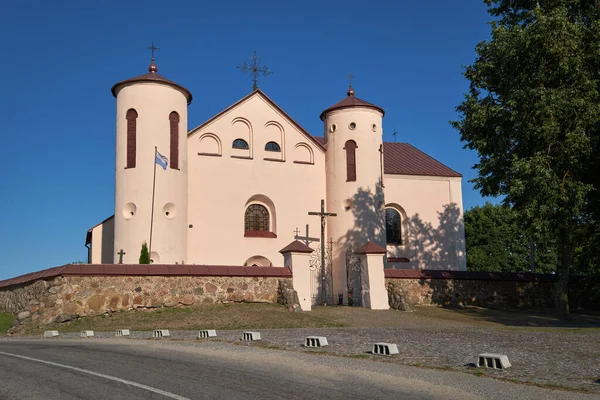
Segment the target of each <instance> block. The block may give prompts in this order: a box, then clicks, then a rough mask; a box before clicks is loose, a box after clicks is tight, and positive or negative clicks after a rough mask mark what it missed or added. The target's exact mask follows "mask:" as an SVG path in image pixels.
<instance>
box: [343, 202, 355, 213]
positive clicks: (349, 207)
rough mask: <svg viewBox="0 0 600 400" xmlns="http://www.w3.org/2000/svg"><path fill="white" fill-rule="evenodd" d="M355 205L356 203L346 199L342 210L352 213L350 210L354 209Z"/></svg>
mask: <svg viewBox="0 0 600 400" xmlns="http://www.w3.org/2000/svg"><path fill="white" fill-rule="evenodd" d="M353 205H354V202H353V201H352V200H351V199H346V200H344V201H342V209H343V210H344V211H350V209H351V208H352V206H353Z"/></svg>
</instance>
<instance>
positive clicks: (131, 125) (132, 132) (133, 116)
mask: <svg viewBox="0 0 600 400" xmlns="http://www.w3.org/2000/svg"><path fill="white" fill-rule="evenodd" d="M137 117H138V113H137V111H135V110H134V109H133V108H130V109H129V110H127V114H125V119H126V120H127V162H126V164H125V168H135V152H136V121H137Z"/></svg>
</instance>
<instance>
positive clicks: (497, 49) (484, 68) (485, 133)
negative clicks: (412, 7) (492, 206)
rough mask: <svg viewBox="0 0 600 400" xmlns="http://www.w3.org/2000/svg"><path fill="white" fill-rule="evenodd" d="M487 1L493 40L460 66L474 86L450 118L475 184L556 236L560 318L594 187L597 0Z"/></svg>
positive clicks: (598, 117)
mask: <svg viewBox="0 0 600 400" xmlns="http://www.w3.org/2000/svg"><path fill="white" fill-rule="evenodd" d="M485 2H486V3H487V5H488V7H489V10H488V11H489V13H490V14H491V15H492V16H493V17H494V18H495V19H494V21H493V22H492V23H491V26H492V33H491V40H488V41H483V42H481V43H479V44H478V45H477V46H476V55H477V56H476V60H475V63H474V64H473V65H471V66H468V67H466V70H465V72H464V75H465V77H466V78H467V79H468V80H469V82H470V88H469V92H468V94H467V95H466V96H465V100H464V102H463V103H462V104H461V105H459V106H458V107H457V111H458V112H459V115H460V120H459V121H455V122H453V123H452V124H453V125H454V127H455V128H456V129H458V130H459V132H460V134H461V139H462V140H463V141H464V142H466V145H465V147H467V148H469V149H473V150H476V151H477V152H478V153H479V162H478V163H477V164H476V165H475V168H476V169H477V170H478V177H477V178H475V179H474V182H475V187H476V188H478V189H479V190H480V192H481V193H482V194H483V195H486V196H504V199H505V200H504V201H505V203H506V204H508V205H511V206H513V208H514V209H515V210H516V211H517V212H518V213H519V215H520V217H521V218H522V219H523V220H524V221H525V222H526V223H527V224H528V225H529V226H531V227H532V229H534V230H538V231H544V232H548V233H549V234H550V235H552V236H553V237H554V238H555V239H556V246H557V251H558V266H557V272H558V275H559V277H558V281H557V285H556V306H557V310H558V311H559V312H560V313H561V314H562V315H563V316H565V317H566V316H567V315H568V313H569V304H568V281H569V272H570V268H571V265H572V263H573V258H574V255H575V247H576V246H575V244H576V243H575V237H576V235H577V232H579V231H580V230H581V229H582V227H583V226H584V225H585V221H586V220H588V218H587V214H589V213H590V212H591V211H590V201H591V199H592V196H593V195H594V190H595V188H597V186H596V187H595V184H594V181H593V179H590V177H591V176H593V173H594V171H592V170H591V166H592V165H593V164H597V155H595V154H594V149H597V145H598V136H599V134H598V128H599V124H600V112H599V103H600V102H599V91H598V89H599V87H598V82H599V77H598V74H599V72H600V23H599V20H600V18H599V14H600V7H599V0H485ZM596 182H597V179H596Z"/></svg>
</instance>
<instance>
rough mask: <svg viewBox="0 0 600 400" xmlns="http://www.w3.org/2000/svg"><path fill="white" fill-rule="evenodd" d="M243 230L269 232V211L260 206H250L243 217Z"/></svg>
mask: <svg viewBox="0 0 600 400" xmlns="http://www.w3.org/2000/svg"><path fill="white" fill-rule="evenodd" d="M244 217H245V218H244V230H245V231H258V232H269V211H267V209H266V207H264V206H262V205H260V204H251V205H250V206H249V207H248V208H247V209H246V215H245V216H244Z"/></svg>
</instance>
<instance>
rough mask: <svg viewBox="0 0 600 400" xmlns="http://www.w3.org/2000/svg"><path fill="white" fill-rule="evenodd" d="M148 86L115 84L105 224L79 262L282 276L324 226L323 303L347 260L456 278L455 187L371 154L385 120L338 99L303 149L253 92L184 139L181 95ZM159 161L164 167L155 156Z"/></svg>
mask: <svg viewBox="0 0 600 400" xmlns="http://www.w3.org/2000/svg"><path fill="white" fill-rule="evenodd" d="M157 72H158V68H157V67H156V65H155V63H154V60H153V61H152V64H151V65H150V67H149V73H147V74H145V75H142V76H139V77H136V78H132V79H128V80H125V81H122V82H119V83H117V84H116V85H114V86H113V88H112V93H113V95H114V96H115V97H116V109H117V112H116V177H115V213H114V216H112V217H110V218H108V219H107V220H105V221H103V222H101V223H100V224H98V225H96V226H94V227H92V228H91V229H90V230H89V231H88V233H87V237H86V246H87V247H88V249H89V251H88V259H89V262H90V263H98V264H100V263H101V264H111V263H115V264H116V263H120V262H122V263H125V264H135V263H137V262H138V259H139V255H140V249H141V246H142V242H146V243H148V244H149V246H150V251H151V253H150V257H151V260H152V262H153V263H158V264H175V263H178V264H181V263H185V264H197V265H231V266H240V265H245V266H253V265H258V266H283V256H282V255H281V254H280V253H279V251H280V250H281V249H282V248H284V247H285V246H287V245H288V244H290V242H292V241H294V240H299V241H300V242H302V243H304V244H306V245H308V246H309V247H311V248H313V249H317V248H318V247H319V245H320V239H319V237H320V231H321V219H320V218H319V216H315V215H309V212H318V211H320V210H321V200H324V205H325V207H324V208H325V211H326V212H328V213H335V214H336V215H335V216H329V217H328V218H327V219H326V225H325V228H326V231H325V238H326V242H328V243H331V251H330V254H328V257H329V260H330V263H331V266H332V280H333V293H341V294H344V297H345V296H346V294H347V289H346V288H347V285H348V276H347V275H348V268H349V266H348V264H349V262H350V260H351V258H352V252H353V250H356V249H357V248H358V247H360V246H362V245H364V244H365V243H367V242H369V241H370V242H372V243H374V244H376V245H379V246H381V247H383V248H385V250H387V254H385V256H384V265H385V267H386V268H398V269H400V268H409V269H437V270H465V269H466V257H465V244H464V243H465V242H464V229H463V224H462V213H463V209H462V191H461V190H462V189H461V180H462V176H461V175H460V174H459V173H457V172H456V171H454V170H452V169H450V168H448V167H446V166H445V165H443V164H441V163H440V162H438V161H436V160H434V159H433V158H431V157H429V156H427V155H426V154H424V153H423V152H421V151H419V150H418V149H416V148H414V147H412V146H411V145H409V144H406V143H383V141H382V139H383V117H384V110H383V109H382V108H381V107H379V106H376V105H374V104H371V103H368V102H366V101H364V100H361V99H359V98H357V97H356V96H355V95H354V90H353V89H352V87H350V90H349V91H348V93H347V96H346V97H345V98H343V99H342V100H341V101H340V102H339V103H337V104H335V105H333V106H331V107H329V108H327V109H325V111H323V113H322V114H321V116H320V118H321V120H322V121H323V129H324V136H322V137H319V136H313V135H311V134H310V133H308V132H307V131H306V130H304V129H303V128H302V127H301V126H300V125H299V124H298V123H297V122H296V121H294V120H293V119H292V118H291V117H290V116H289V115H288V114H287V113H286V112H284V111H283V110H282V109H281V108H280V107H279V106H278V105H277V104H276V103H275V102H274V101H273V100H271V99H270V98H269V97H268V96H267V95H266V94H265V93H263V92H262V91H261V90H259V89H256V90H254V91H253V92H252V93H250V94H249V95H247V96H246V97H244V98H242V99H241V100H239V101H237V102H235V103H234V104H232V105H231V106H230V107H228V108H227V109H225V110H223V111H222V112H220V113H219V114H217V115H215V116H214V117H212V118H210V119H209V120H208V121H206V122H204V123H203V124H201V125H199V126H197V127H195V128H193V129H188V118H187V110H188V106H190V104H191V102H192V94H191V93H190V92H189V91H188V90H187V89H185V88H184V87H182V86H180V85H178V84H176V83H174V82H172V81H170V80H168V79H166V78H164V77H163V76H161V75H159V74H158V73H157ZM156 151H157V152H158V153H160V154H161V155H163V156H164V157H166V168H163V166H161V165H158V164H157V163H156V161H155V160H156V155H155V154H156V153H155V152H156Z"/></svg>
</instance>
